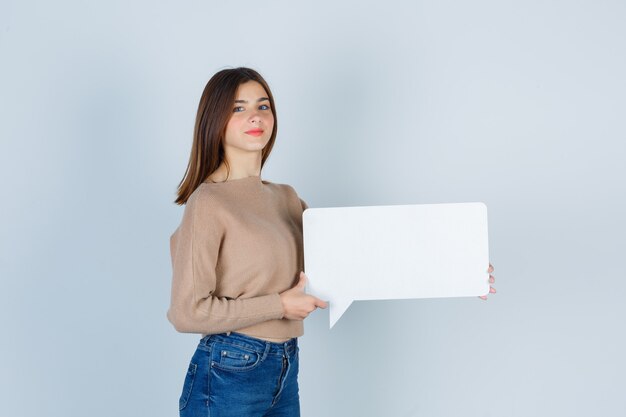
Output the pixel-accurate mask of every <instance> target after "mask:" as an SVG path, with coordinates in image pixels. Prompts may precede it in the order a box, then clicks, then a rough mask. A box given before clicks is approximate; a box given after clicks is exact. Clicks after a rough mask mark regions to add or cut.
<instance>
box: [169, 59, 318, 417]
mask: <svg viewBox="0 0 626 417" xmlns="http://www.w3.org/2000/svg"><path fill="white" fill-rule="evenodd" d="M276 131H277V121H276V108H275V104H274V99H273V97H272V92H271V91H270V89H269V87H268V85H267V83H266V82H265V80H264V79H263V78H262V77H261V75H260V74H258V73H257V72H256V71H254V70H252V69H249V68H235V69H225V70H222V71H219V72H218V73H216V74H215V75H214V76H213V77H212V78H211V79H210V80H209V82H208V83H207V85H206V87H205V89H204V92H203V94H202V97H201V99H200V105H199V107H198V113H197V117H196V123H195V129H194V136H193V144H192V150H191V156H190V158H189V164H188V166H187V170H186V172H185V175H184V178H183V180H182V181H181V182H180V184H179V188H178V198H177V199H176V201H175V202H176V203H178V204H185V210H184V213H183V218H182V221H181V223H180V225H179V227H178V228H177V229H176V231H175V232H174V233H173V234H172V236H171V239H170V250H171V257H172V267H173V276H172V293H171V303H170V307H169V309H168V311H167V318H168V320H169V321H170V322H171V323H172V324H173V325H174V327H175V328H176V330H177V331H179V332H185V333H201V334H202V338H201V339H200V342H199V343H198V346H197V348H196V351H195V353H194V354H193V357H192V358H191V361H190V362H189V366H188V369H187V374H186V376H185V379H184V384H183V389H182V394H181V396H180V400H179V409H180V415H181V416H196V415H198V416H200V415H202V416H208V415H210V416H211V417H223V416H237V417H245V416H259V417H260V416H267V417H269V416H289V417H294V416H299V415H300V403H299V394H298V352H299V348H298V339H297V338H298V336H302V335H303V333H304V329H303V320H304V318H306V317H307V316H308V315H309V314H310V313H311V312H312V311H313V310H315V309H316V308H318V307H321V308H326V307H327V303H326V302H325V301H323V300H320V299H318V298H316V297H313V296H311V295H308V294H306V293H305V292H304V286H305V283H306V275H305V274H304V272H302V270H303V266H304V259H303V257H304V256H303V246H302V212H303V211H304V209H305V208H306V207H307V205H306V203H305V202H304V201H303V200H302V199H300V198H299V197H298V194H297V193H296V191H295V190H294V189H293V188H292V187H291V186H289V185H287V184H277V183H273V182H270V181H267V180H264V179H261V169H262V167H263V165H264V163H265V161H266V160H267V158H268V157H269V155H270V152H271V150H272V147H273V146H274V141H275V139H276Z"/></svg>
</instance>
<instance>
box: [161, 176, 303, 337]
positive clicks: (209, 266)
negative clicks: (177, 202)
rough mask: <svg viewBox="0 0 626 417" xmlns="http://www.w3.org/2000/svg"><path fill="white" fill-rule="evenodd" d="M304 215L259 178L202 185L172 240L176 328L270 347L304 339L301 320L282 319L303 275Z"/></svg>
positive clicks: (284, 191) (287, 189) (285, 189)
mask: <svg viewBox="0 0 626 417" xmlns="http://www.w3.org/2000/svg"><path fill="white" fill-rule="evenodd" d="M306 208H307V204H306V203H305V202H304V201H303V200H302V199H300V198H299V197H298V195H297V193H296V191H295V190H294V189H293V187H291V186H290V185H287V184H276V183H272V182H269V181H266V180H262V179H261V177H260V176H251V177H246V178H240V179H235V180H229V181H226V182H218V183H213V182H208V181H207V182H204V183H202V184H201V185H200V186H198V188H197V189H196V190H195V191H194V192H193V193H192V194H191V195H190V197H189V199H188V200H187V203H186V205H185V209H184V212H183V217H182V221H181V223H180V225H179V226H178V228H177V229H176V230H175V231H174V233H173V234H172V236H171V237H170V254H171V259H172V287H171V301H170V307H169V309H168V311H167V318H168V320H169V321H170V322H171V323H172V324H173V325H174V328H175V329H176V330H177V331H179V332H183V333H201V334H202V335H203V336H205V335H207V334H214V333H223V332H229V331H237V332H239V333H243V334H247V335H249V336H252V337H257V338H262V339H266V340H270V341H272V340H284V339H287V338H291V337H297V336H301V335H303V334H304V326H303V322H302V320H288V319H284V318H283V314H284V311H283V307H282V303H281V300H280V296H279V293H280V292H283V291H285V290H287V289H289V288H291V287H293V286H294V285H295V283H296V282H297V281H298V278H299V273H300V271H302V270H304V254H303V243H302V212H303V211H304V210H305V209H306Z"/></svg>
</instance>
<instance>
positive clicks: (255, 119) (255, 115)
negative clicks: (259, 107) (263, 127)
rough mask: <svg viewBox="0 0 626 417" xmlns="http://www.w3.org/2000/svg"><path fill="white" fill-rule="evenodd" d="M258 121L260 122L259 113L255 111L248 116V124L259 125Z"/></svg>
mask: <svg viewBox="0 0 626 417" xmlns="http://www.w3.org/2000/svg"><path fill="white" fill-rule="evenodd" d="M260 121H261V115H260V114H259V112H258V111H255V112H254V113H252V116H250V122H252V123H259V122H260Z"/></svg>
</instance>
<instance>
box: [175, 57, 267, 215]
mask: <svg viewBox="0 0 626 417" xmlns="http://www.w3.org/2000/svg"><path fill="white" fill-rule="evenodd" d="M247 81H256V82H258V83H259V84H261V86H263V88H264V89H265V92H266V93H267V97H268V98H269V99H270V109H271V110H272V114H273V115H274V128H273V130H272V136H271V137H270V140H269V142H268V143H267V145H266V146H265V147H264V148H263V150H262V158H261V169H263V164H265V161H266V160H267V158H268V157H269V155H270V152H271V151H272V147H273V146H274V141H275V140H276V132H277V129H278V121H277V118H276V105H275V104H274V97H273V96H272V92H271V91H270V88H269V86H268V85H267V82H266V81H265V80H264V79H263V77H262V76H261V74H259V73H258V72H256V71H255V70H253V69H251V68H246V67H238V68H233V69H223V70H221V71H219V72H217V73H216V74H215V75H213V77H211V79H210V80H209V82H208V83H207V84H206V86H205V87H204V91H203V92H202V97H200V104H199V105H198V113H197V115H196V123H195V125H194V130H193V143H192V146H191V155H190V156H189V163H188V164H187V169H186V171H185V175H184V176H183V179H182V180H181V181H180V183H179V184H178V191H177V194H178V197H177V198H176V200H175V201H174V202H175V203H176V204H181V205H182V204H185V203H186V202H187V199H188V198H189V196H190V195H191V193H193V192H194V191H195V189H196V188H198V186H199V185H200V184H201V183H202V182H203V181H204V180H206V178H207V177H208V176H209V175H211V174H212V173H213V171H215V170H216V169H217V168H218V167H219V166H220V164H221V163H222V161H223V162H224V163H225V164H226V165H227V166H228V161H227V160H225V153H224V144H223V140H224V136H225V133H226V125H227V124H228V121H229V120H230V118H231V116H232V114H233V106H234V103H235V98H236V97H235V94H236V93H237V88H238V87H239V85H240V84H243V83H245V82H247Z"/></svg>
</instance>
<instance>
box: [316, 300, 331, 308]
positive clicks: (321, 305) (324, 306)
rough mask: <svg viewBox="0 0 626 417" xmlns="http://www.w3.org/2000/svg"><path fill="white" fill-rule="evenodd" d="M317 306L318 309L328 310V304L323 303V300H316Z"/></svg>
mask: <svg viewBox="0 0 626 417" xmlns="http://www.w3.org/2000/svg"><path fill="white" fill-rule="evenodd" d="M315 305H316V306H317V307H321V308H326V307H328V303H327V302H325V301H323V300H320V299H319V298H316V299H315Z"/></svg>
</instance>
